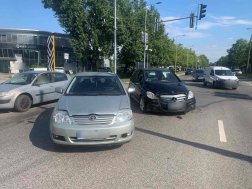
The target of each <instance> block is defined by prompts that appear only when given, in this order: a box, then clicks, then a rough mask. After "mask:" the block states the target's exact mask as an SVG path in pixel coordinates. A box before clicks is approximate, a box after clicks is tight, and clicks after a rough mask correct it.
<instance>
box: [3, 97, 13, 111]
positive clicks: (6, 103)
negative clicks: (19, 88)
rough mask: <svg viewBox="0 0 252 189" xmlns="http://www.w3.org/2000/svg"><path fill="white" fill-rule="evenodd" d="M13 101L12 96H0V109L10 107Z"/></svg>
mask: <svg viewBox="0 0 252 189" xmlns="http://www.w3.org/2000/svg"><path fill="white" fill-rule="evenodd" d="M14 102H15V100H14V97H0V109H12V108H14Z"/></svg>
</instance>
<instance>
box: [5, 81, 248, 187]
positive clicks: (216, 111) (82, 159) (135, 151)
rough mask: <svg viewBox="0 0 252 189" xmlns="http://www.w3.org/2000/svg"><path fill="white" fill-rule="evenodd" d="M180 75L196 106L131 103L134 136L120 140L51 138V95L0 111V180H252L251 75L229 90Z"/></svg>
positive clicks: (127, 183) (124, 183)
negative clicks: (156, 110) (179, 108)
mask: <svg viewBox="0 0 252 189" xmlns="http://www.w3.org/2000/svg"><path fill="white" fill-rule="evenodd" d="M180 78H181V79H182V80H186V85H187V87H188V88H189V89H190V90H192V91H193V92H194V94H195V96H196V100H197V108H196V110H194V111H192V112H189V113H187V114H153V113H148V114H142V113H141V112H140V111H139V108H138V105H137V104H135V103H133V104H132V108H133V112H134V117H135V126H136V131H135V138H134V139H133V140H132V141H131V142H130V143H127V144H125V145H123V146H121V147H95V148H87V147H74V148H61V147H57V146H55V145H54V144H53V143H52V141H51V140H50V137H49V119H50V116H51V113H52V110H53V107H54V106H55V104H56V102H51V103H46V104H42V105H37V106H35V107H33V108H32V109H31V110H30V111H28V112H25V113H17V112H9V111H0V149H1V150H0V188H1V189H2V188H8V189H9V188H36V189H37V188H106V189H107V188H137V189H139V188H166V189H167V188H194V189H195V188H221V189H223V188H242V189H245V188H252V179H251V178H252V84H251V82H247V81H246V82H247V83H246V82H245V81H241V82H240V86H239V88H238V89H237V90H228V89H212V88H211V87H210V86H207V87H204V86H203V84H202V83H201V82H199V83H198V82H192V81H189V79H190V76H180ZM218 120H219V121H218ZM218 123H219V124H218ZM222 123H223V125H222ZM223 128H224V131H223ZM224 139H226V142H221V140H222V141H225V140H224Z"/></svg>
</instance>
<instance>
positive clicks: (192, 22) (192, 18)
mask: <svg viewBox="0 0 252 189" xmlns="http://www.w3.org/2000/svg"><path fill="white" fill-rule="evenodd" d="M194 18H195V15H194V13H191V14H190V25H189V28H194Z"/></svg>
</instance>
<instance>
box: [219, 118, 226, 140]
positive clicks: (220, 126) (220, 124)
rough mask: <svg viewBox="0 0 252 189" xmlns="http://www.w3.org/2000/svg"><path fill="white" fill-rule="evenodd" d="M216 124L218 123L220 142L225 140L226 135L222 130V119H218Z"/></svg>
mask: <svg viewBox="0 0 252 189" xmlns="http://www.w3.org/2000/svg"><path fill="white" fill-rule="evenodd" d="M218 125H219V134H220V141H221V142H227V139H226V135H225V130H224V125H223V121H222V120H218Z"/></svg>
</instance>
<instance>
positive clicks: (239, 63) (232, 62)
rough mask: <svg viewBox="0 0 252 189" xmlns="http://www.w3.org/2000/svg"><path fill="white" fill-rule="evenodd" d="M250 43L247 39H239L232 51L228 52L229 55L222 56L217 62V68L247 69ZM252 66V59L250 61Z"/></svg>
mask: <svg viewBox="0 0 252 189" xmlns="http://www.w3.org/2000/svg"><path fill="white" fill-rule="evenodd" d="M248 51H249V43H248V41H246V40H245V39H238V40H237V41H236V42H235V43H234V44H233V45H232V47H231V48H230V49H228V50H227V53H228V54H227V55H226V56H222V57H221V58H220V59H219V60H218V61H216V62H215V65H217V66H225V67H229V68H243V67H246V65H247V61H248ZM250 64H252V59H250Z"/></svg>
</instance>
